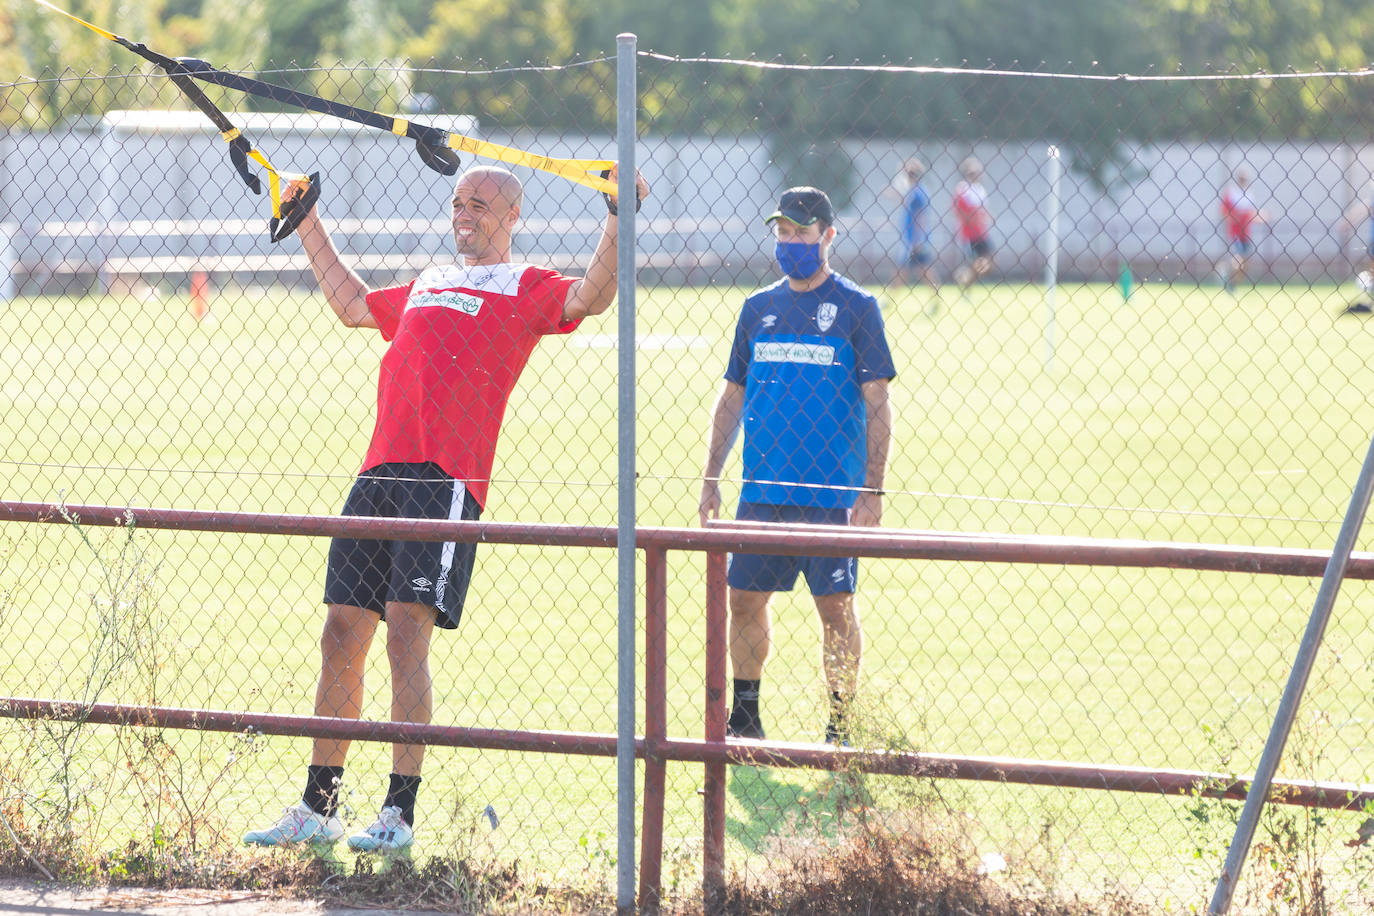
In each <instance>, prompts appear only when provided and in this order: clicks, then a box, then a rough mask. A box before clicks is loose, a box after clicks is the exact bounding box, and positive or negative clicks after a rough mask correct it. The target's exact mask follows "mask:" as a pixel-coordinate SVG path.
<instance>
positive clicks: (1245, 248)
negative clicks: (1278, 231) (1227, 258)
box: [1231, 239, 1255, 258]
mask: <svg viewBox="0 0 1374 916" xmlns="http://www.w3.org/2000/svg"><path fill="white" fill-rule="evenodd" d="M1231 253H1232V254H1234V255H1235V256H1236V257H1238V258H1248V257H1250V255H1252V254H1254V253H1255V243H1254V242H1251V241H1247V240H1246V239H1235V240H1234V241H1232V242H1231Z"/></svg>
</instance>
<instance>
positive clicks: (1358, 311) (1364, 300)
mask: <svg viewBox="0 0 1374 916" xmlns="http://www.w3.org/2000/svg"><path fill="white" fill-rule="evenodd" d="M1365 221H1368V223H1369V228H1368V229H1367V230H1366V231H1367V232H1368V235H1367V236H1366V238H1365V243H1364V244H1363V245H1362V247H1363V248H1364V252H1363V253H1364V256H1365V263H1364V269H1362V270H1360V271H1358V272H1357V273H1356V274H1355V285H1356V286H1357V287H1358V288H1359V291H1360V295H1359V296H1358V297H1356V298H1355V300H1354V301H1352V302H1351V303H1350V305H1348V306H1346V308H1345V311H1344V313H1343V314H1347V315H1368V314H1369V313H1371V312H1374V192H1370V193H1368V194H1367V195H1366V199H1365V200H1359V201H1356V202H1355V203H1354V204H1352V205H1351V206H1350V209H1348V210H1346V211H1345V221H1344V222H1343V223H1342V226H1341V233H1340V235H1341V241H1342V243H1343V244H1344V242H1345V241H1346V240H1347V239H1349V238H1350V236H1351V235H1353V234H1354V233H1355V231H1356V229H1357V227H1358V226H1359V224H1360V223H1362V222H1365Z"/></svg>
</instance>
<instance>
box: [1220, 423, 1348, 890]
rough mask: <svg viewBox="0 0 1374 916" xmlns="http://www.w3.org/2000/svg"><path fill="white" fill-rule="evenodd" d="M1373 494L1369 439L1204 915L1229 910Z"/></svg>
mask: <svg viewBox="0 0 1374 916" xmlns="http://www.w3.org/2000/svg"><path fill="white" fill-rule="evenodd" d="M1371 490H1374V439H1371V440H1370V443H1369V451H1368V452H1366V453H1365V458H1364V466H1363V467H1361V468H1360V476H1359V478H1358V479H1357V480H1356V482H1355V490H1354V492H1353V493H1351V494H1350V506H1349V508H1348V509H1346V512H1345V521H1344V522H1342V523H1341V530H1340V533H1339V534H1338V535H1337V536H1336V546H1335V547H1334V548H1333V549H1332V551H1331V559H1330V560H1328V561H1327V564H1326V573H1325V574H1324V575H1323V576H1322V584H1321V588H1319V589H1318V590H1317V600H1316V602H1315V604H1314V605H1313V606H1312V616H1311V617H1309V618H1308V620H1307V630H1306V632H1304V633H1303V635H1302V642H1301V643H1299V644H1298V656H1297V658H1296V659H1294V661H1293V670H1292V671H1291V672H1290V673H1289V675H1288V685H1287V686H1286V687H1284V689H1283V698H1282V699H1280V700H1279V709H1278V712H1277V713H1276V714H1275V716H1274V725H1273V727H1272V728H1270V729H1269V738H1268V739H1267V740H1266V741H1265V743H1264V752H1263V753H1262V754H1260V762H1259V768H1258V769H1257V770H1255V778H1254V781H1253V782H1251V783H1250V792H1249V794H1248V795H1246V797H1245V807H1244V808H1243V809H1242V810H1241V814H1240V821H1239V823H1237V824H1236V833H1235V836H1234V837H1232V839H1231V848H1230V849H1228V850H1227V852H1226V864H1225V865H1224V866H1223V867H1222V870H1221V877H1220V878H1218V879H1217V886H1216V890H1215V891H1214V892H1213V894H1212V904H1211V906H1210V907H1209V908H1208V911H1207V912H1208V914H1209V916H1223V914H1225V913H1226V912H1227V911H1228V910H1229V909H1230V908H1231V896H1232V895H1233V894H1234V893H1235V891H1236V882H1237V881H1238V880H1239V879H1240V870H1241V868H1242V867H1244V865H1245V857H1246V856H1247V855H1248V854H1249V852H1250V843H1251V841H1252V840H1254V838H1255V828H1256V827H1257V826H1259V817H1260V812H1261V811H1262V810H1263V809H1264V803H1265V801H1266V800H1267V798H1268V796H1269V786H1270V783H1271V782H1273V779H1274V773H1275V771H1276V770H1277V769H1278V767H1279V759H1280V758H1281V757H1283V748H1284V745H1286V744H1287V743H1288V732H1289V731H1290V730H1291V729H1292V727H1293V719H1294V718H1295V717H1296V716H1297V714H1298V704H1299V703H1301V702H1302V694H1303V691H1304V690H1306V689H1307V678H1308V676H1309V675H1311V673H1312V665H1313V663H1314V662H1315V661H1316V658H1317V650H1318V649H1320V648H1321V644H1322V635H1323V634H1324V633H1325V632H1326V624H1327V621H1329V620H1330V619H1331V608H1332V607H1333V606H1334V605H1335V603H1336V595H1337V594H1338V593H1339V592H1340V590H1341V582H1342V581H1343V580H1344V579H1345V568H1346V565H1347V564H1348V563H1349V562H1350V553H1351V551H1352V550H1354V549H1355V539H1356V538H1357V537H1359V534H1360V526H1361V525H1362V524H1363V523H1364V516H1365V512H1367V511H1368V509H1369V495H1370V491H1371Z"/></svg>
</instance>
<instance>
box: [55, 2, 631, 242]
mask: <svg viewBox="0 0 1374 916" xmlns="http://www.w3.org/2000/svg"><path fill="white" fill-rule="evenodd" d="M34 2H36V3H38V4H41V5H42V6H45V7H47V8H49V9H51V10H54V11H55V12H58V13H61V14H62V15H63V16H66V17H67V18H68V19H71V20H73V21H75V22H78V23H80V24H81V25H84V26H85V27H86V28H88V29H90V30H92V31H94V32H96V33H97V34H99V35H102V36H104V37H105V38H108V39H109V40H111V41H113V42H116V43H118V44H120V45H122V46H123V47H125V48H128V49H129V50H130V51H133V52H134V53H135V54H137V55H139V56H140V57H142V58H144V59H145V60H148V61H151V62H152V63H154V64H156V65H157V66H158V67H160V68H162V69H163V70H164V71H166V73H167V74H168V76H170V77H171V78H172V81H173V82H175V83H176V84H177V86H178V88H180V89H181V91H182V92H183V93H185V94H186V96H187V98H189V99H190V100H191V101H192V102H194V103H195V105H196V107H198V108H199V109H200V110H201V111H203V112H205V114H206V115H207V116H209V117H210V119H211V120H212V121H214V122H215V125H216V126H217V127H219V128H220V131H221V133H222V134H223V135H224V138H225V140H227V141H228V142H229V144H230V156H231V157H232V158H233V159H234V164H235V166H236V167H237V168H238V169H239V174H241V175H243V176H244V181H246V182H248V186H249V187H250V188H252V189H253V192H254V193H255V194H256V193H258V184H257V179H256V178H254V177H252V176H251V175H250V174H249V173H248V171H247V162H246V161H245V157H248V158H252V159H254V160H255V161H257V162H259V163H261V164H262V166H263V167H264V168H265V169H267V174H268V180H269V183H270V185H271V192H272V215H273V229H272V232H273V238H272V241H274V242H276V241H280V240H281V239H283V238H286V237H287V236H288V235H290V234H291V232H292V230H294V229H295V227H296V226H297V225H298V224H299V223H300V221H301V220H302V219H303V218H304V217H305V214H306V213H309V212H310V207H311V206H313V204H314V202H315V200H316V198H318V197H319V173H318V172H317V173H315V174H314V175H311V176H310V178H309V188H308V190H307V192H306V193H305V194H304V195H302V196H301V197H299V198H296V199H294V200H288V201H282V200H281V199H280V181H279V173H278V172H277V171H276V169H274V168H273V167H272V166H271V165H270V164H269V163H268V162H267V160H266V158H264V157H263V156H262V154H261V153H259V152H258V151H257V150H255V149H253V148H252V145H251V144H249V143H248V141H247V140H246V139H244V138H243V136H242V135H241V134H240V133H239V132H238V131H237V130H235V129H234V128H233V125H232V124H230V123H229V120H228V119H227V118H226V117H225V116H224V113H223V112H221V111H220V110H219V109H218V108H216V107H215V106H214V104H213V103H211V102H210V100H209V99H207V98H206V97H205V94H204V93H203V92H201V91H200V90H199V88H198V87H197V86H196V85H195V82H194V81H193V79H191V78H192V77H194V79H196V80H201V81H203V82H207V83H214V84H215V85H217V86H223V87H225V88H227V89H234V90H237V91H239V92H243V93H247V94H249V95H256V96H258V97H260V98H265V99H271V100H272V101H275V102H278V103H281V104H284V105H291V106H293V107H296V108H304V109H306V110H308V111H316V112H319V113H321V114H328V115H333V116H334V117H336V118H341V119H343V120H345V121H353V122H354V123H356V124H362V125H363V126H365V127H373V128H376V129H377V130H384V131H387V132H388V133H392V134H396V135H397V136H401V137H407V138H409V139H412V140H414V141H415V149H416V152H418V153H419V155H420V158H421V159H422V160H423V161H424V163H425V165H427V166H429V167H430V168H432V169H434V170H435V171H436V172H439V173H441V174H443V175H453V174H455V173H457V171H458V166H459V159H458V154H457V152H456V151H461V152H465V153H471V154H472V155H474V156H482V157H485V158H487V159H495V160H497V161H499V162H506V163H509V164H511V165H523V166H526V167H528V168H532V169H538V170H539V171H541V172H547V173H549V174H551V175H557V176H559V177H560V178H565V179H567V180H568V181H571V182H574V183H576V184H580V185H583V186H584V187H588V188H591V189H592V190H594V191H599V192H601V195H602V196H603V197H604V198H605V200H606V206H607V207H608V208H609V209H610V210H611V212H612V213H614V212H616V208H615V199H614V196H613V195H614V194H615V193H616V191H617V190H618V189H617V186H616V183H615V182H613V181H611V180H610V170H611V168H612V167H613V166H614V165H615V162H614V160H611V159H559V158H555V157H552V156H541V155H539V154H537V153H531V152H527V151H525V150H522V149H516V148H514V147H510V146H502V145H501V144H499V143H491V142H489V141H486V140H478V139H476V138H475V137H467V136H464V135H462V134H457V133H449V132H447V131H443V130H440V129H439V128H437V127H430V126H427V125H424V124H416V123H414V122H413V121H409V120H406V119H405V118H401V117H398V116H395V115H384V114H381V113H379V112H375V111H369V110H367V109H365V108H356V107H354V106H352V105H345V104H343V103H341V102H331V101H329V100H328V99H322V98H320V97H319V96H315V95H310V94H308V93H304V92H300V91H298V90H295V89H289V88H287V87H285V86H277V85H274V84H272V83H266V82H263V81H262V80H258V79H253V78H250V77H246V76H241V75H239V74H236V73H229V72H227V71H224V70H218V69H216V68H215V67H213V66H211V65H210V64H208V63H206V62H205V61H203V60H196V59H194V58H185V57H183V58H170V57H166V56H164V55H161V54H158V53H157V52H155V51H151V50H149V49H148V47H147V46H146V45H143V44H138V43H134V42H131V41H129V40H128V39H125V38H121V37H120V36H118V35H115V34H113V33H111V32H107V31H105V30H104V29H102V28H100V27H98V26H95V25H92V24H91V23H89V22H87V21H85V20H84V19H80V18H78V17H76V16H73V15H72V14H71V13H68V12H67V11H66V10H63V9H61V8H59V7H56V6H53V5H52V4H51V3H49V2H48V0H34ZM280 177H286V178H288V179H290V178H296V177H304V176H294V175H292V176H285V175H283V176H280ZM639 204H640V200H639V199H638V197H636V200H635V209H636V210H638V209H639ZM278 220H280V227H279V226H278Z"/></svg>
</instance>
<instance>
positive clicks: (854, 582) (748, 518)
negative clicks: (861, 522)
mask: <svg viewBox="0 0 1374 916" xmlns="http://www.w3.org/2000/svg"><path fill="white" fill-rule="evenodd" d="M735 518H736V519H738V520H739V521H742V522H770V523H774V524H785V523H791V524H804V525H848V524H849V510H848V509H845V508H835V509H821V508H816V507H814V506H768V505H764V504H762V503H740V505H739V511H738V512H737V513H735ZM728 569H729V572H728V573H727V575H726V581H727V582H729V583H730V587H731V588H737V589H741V590H743V591H750V592H790V591H792V586H793V585H795V584H796V581H797V574H798V573H802V574H804V575H805V576H806V584H807V585H809V586H810V587H811V594H813V595H835V594H839V593H841V592H853V591H854V590H855V589H856V588H857V587H858V585H859V561H858V560H857V559H856V558H854V557H786V556H775V555H772V554H756V553H735V554H731V555H730V560H729V566H728Z"/></svg>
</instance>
